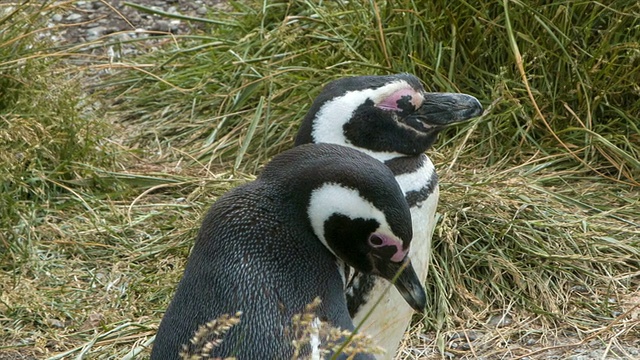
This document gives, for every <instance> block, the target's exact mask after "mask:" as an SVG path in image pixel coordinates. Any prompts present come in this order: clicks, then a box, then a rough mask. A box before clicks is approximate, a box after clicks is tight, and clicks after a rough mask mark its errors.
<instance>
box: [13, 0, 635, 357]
mask: <svg viewBox="0 0 640 360" xmlns="http://www.w3.org/2000/svg"><path fill="white" fill-rule="evenodd" d="M539 3H540V4H538V3H536V4H525V3H523V2H519V1H512V2H507V1H505V2H504V3H503V2H494V1H482V2H480V4H477V5H472V4H471V3H468V2H464V1H453V2H448V1H415V0H414V1H411V0H397V1H388V2H385V1H377V2H373V1H353V2H350V3H343V2H337V1H336V2H334V1H324V2H320V1H295V0H292V1H288V2H282V1H279V2H271V1H269V2H266V1H265V2H258V1H229V2H228V5H227V8H226V9H224V10H222V11H219V12H212V13H210V14H209V15H208V16H207V18H208V19H212V20H215V21H214V22H204V21H199V20H197V19H192V23H193V24H194V25H198V28H199V30H196V29H195V28H194V31H193V33H192V34H191V35H180V36H164V37H158V38H155V40H153V42H154V46H156V47H159V48H160V49H161V51H151V50H150V46H149V45H148V43H147V42H144V41H141V40H136V41H130V42H126V43H120V42H118V40H117V39H118V38H117V37H115V36H114V37H112V38H107V39H105V40H104V42H103V43H95V44H91V45H95V47H102V46H104V47H108V46H113V47H114V48H115V49H116V52H117V49H119V48H123V47H137V48H139V49H142V50H145V51H143V52H144V53H145V54H144V55H141V56H138V57H127V56H125V55H120V57H119V58H116V59H115V62H114V60H113V59H111V60H110V59H107V58H106V56H105V57H104V58H96V57H91V58H89V56H88V55H83V53H82V52H81V51H80V50H78V48H77V47H76V48H67V49H64V48H60V47H54V44H49V43H47V42H46V41H44V40H43V39H46V36H45V37H42V34H45V32H46V31H48V30H47V29H45V28H44V26H45V21H44V19H46V16H47V15H46V14H50V13H51V12H61V11H64V8H62V7H60V6H68V4H66V5H65V4H61V5H53V2H43V3H41V2H37V4H36V2H27V3H26V5H23V6H16V7H14V8H13V9H9V7H8V6H6V5H0V183H1V186H2V192H1V193H0V228H1V231H0V268H1V269H2V271H1V272H0V279H1V281H0V313H1V314H2V316H0V323H1V324H2V328H3V329H6V330H3V333H2V337H0V354H2V352H3V351H4V352H7V353H8V354H13V353H20V354H32V355H33V356H35V357H37V358H42V357H46V356H52V355H55V354H73V355H72V356H74V357H76V356H78V355H79V354H84V356H86V357H90V358H107V357H110V356H114V354H115V355H116V356H117V357H122V356H125V355H127V356H130V357H132V356H134V355H135V354H138V353H140V352H142V353H145V351H146V350H144V345H145V344H148V343H149V339H150V336H151V335H153V334H154V332H155V329H156V326H157V324H158V321H159V320H160V317H161V314H162V312H163V311H164V309H165V308H166V306H167V304H168V302H169V300H170V298H171V295H172V293H173V289H174V285H175V284H176V283H177V281H178V279H179V278H180V276H181V273H182V270H183V268H184V262H185V260H186V256H187V254H188V251H189V248H190V245H191V241H192V239H193V238H194V234H195V231H196V229H197V227H198V224H199V221H200V217H201V214H202V213H203V212H204V211H205V210H206V208H207V206H208V204H210V203H211V202H212V201H213V200H214V199H215V198H216V197H217V196H219V195H220V194H222V193H224V192H225V191H226V190H228V189H229V188H230V187H233V186H235V185H237V184H239V183H242V182H244V181H247V180H250V179H251V178H252V177H253V175H254V174H255V173H256V172H257V171H258V169H259V167H260V166H261V165H262V164H264V163H265V162H266V161H267V160H268V159H269V158H270V157H271V156H273V155H274V154H277V153H278V152H280V151H282V150H284V149H287V148H289V147H290V146H291V145H292V139H293V136H294V135H295V132H296V130H297V127H298V124H299V122H300V120H301V118H302V117H303V116H304V114H305V113H306V111H307V109H308V108H309V105H310V104H311V101H312V100H313V98H314V96H315V95H316V94H317V93H318V92H319V89H320V87H321V86H322V85H323V84H324V83H326V82H328V81H329V80H331V79H335V78H338V77H342V76H349V75H357V74H385V73H394V72H410V73H414V74H416V75H417V76H419V77H420V78H421V79H423V81H424V83H425V86H426V87H427V88H428V89H429V90H432V91H451V92H464V93H469V94H472V95H474V96H476V97H477V98H478V99H480V101H481V102H482V103H483V104H484V105H485V108H486V109H487V111H486V113H485V115H483V116H482V117H481V118H479V119H475V120H472V121H470V122H468V123H467V124H464V125H462V126H459V127H456V128H453V129H450V130H448V131H447V132H445V133H444V134H443V136H442V137H441V141H440V143H439V144H438V147H437V148H436V149H434V150H433V151H432V152H431V153H430V155H431V156H432V158H433V159H434V161H435V162H436V165H437V167H438V169H439V173H440V175H441V178H442V188H441V194H442V195H441V205H440V208H439V212H440V214H441V219H440V227H439V228H438V229H437V230H436V236H435V240H434V246H435V249H434V259H433V260H434V261H433V267H432V269H431V271H430V281H429V283H428V293H429V296H430V302H429V308H428V310H427V316H426V317H425V318H424V319H421V321H420V322H418V321H417V322H416V329H423V328H426V329H437V330H440V331H446V330H450V329H455V328H473V327H483V326H485V325H484V324H485V323H486V321H487V318H488V317H489V315H491V314H497V313H502V312H509V314H510V315H511V316H512V317H513V318H514V319H515V320H516V321H515V325H514V326H513V327H511V328H510V332H509V335H508V337H507V340H505V338H504V337H503V338H500V339H492V340H491V341H495V343H497V342H498V341H509V339H515V340H513V341H517V340H518V339H520V338H521V337H523V336H525V334H526V335H527V336H529V335H531V334H532V333H533V334H534V335H535V336H537V337H538V338H545V337H546V336H547V335H546V331H547V330H548V329H550V328H551V327H556V326H560V327H568V328H571V329H572V330H573V331H574V332H576V333H577V334H578V336H580V335H584V334H591V336H593V334H596V335H595V336H596V337H597V338H598V339H600V340H602V341H605V342H606V341H609V340H610V339H611V338H612V337H616V338H617V339H619V340H620V341H623V340H624V337H625V336H627V335H629V334H632V335H633V332H634V331H635V334H636V335H637V326H638V321H639V320H638V317H637V310H634V308H632V307H629V306H628V303H629V302H630V301H631V300H630V299H632V298H633V296H634V294H635V296H636V300H635V301H637V296H638V291H639V288H640V282H639V281H638V268H640V220H639V219H640V210H639V209H640V191H639V189H640V187H639V185H640V129H639V126H640V125H639V124H640V122H639V118H640V45H639V44H638V40H637V39H638V38H639V35H640V5H639V4H638V2H637V1H616V2H615V3H614V4H612V5H606V6H605V5H603V4H601V3H598V2H578V1H564V2H552V3H549V2H539ZM143 10H144V9H143ZM147 11H150V10H148V9H147ZM42 12H45V15H42V14H41V13H42ZM54 30H55V29H54ZM54 30H52V31H54ZM72 50H73V51H72ZM146 50H149V51H146ZM123 54H124V53H123ZM71 59H76V60H77V59H85V60H87V61H85V64H86V65H82V66H78V65H76V64H75V63H72V62H70V61H69V60H71ZM89 60H90V61H89ZM105 68H111V69H112V75H110V76H108V77H107V76H104V75H102V76H98V75H97V74H96V72H97V71H98V70H99V69H105ZM87 79H90V81H91V82H92V89H91V90H96V91H95V92H93V93H92V94H91V95H89V94H88V91H86V90H87V89H86V88H83V87H82V85H83V84H86V83H87V81H86V80H87ZM85 93H86V95H81V94H85ZM633 311H636V312H635V313H634V314H636V317H635V318H632V317H630V316H628V315H629V314H630V312H633ZM416 320H418V319H416ZM518 324H519V325H520V326H521V327H518V326H517V325H518ZM634 326H635V330H634ZM417 331H418V330H415V331H414V332H417ZM585 336H586V335H585ZM486 341H487V342H489V340H486ZM540 341H541V342H544V340H540ZM416 343H419V342H418V340H416ZM437 344H438V346H439V348H440V349H443V348H444V346H445V343H444V340H443V337H440V338H439V341H438V342H437ZM493 351H496V349H493ZM504 351H505V353H506V352H507V351H509V350H508V349H506V348H505V350H504ZM514 356H515V355H514V354H511V356H507V357H514ZM57 358H62V356H59V357H57Z"/></svg>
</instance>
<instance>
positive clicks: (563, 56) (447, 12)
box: [119, 1, 640, 185]
mask: <svg viewBox="0 0 640 360" xmlns="http://www.w3.org/2000/svg"><path fill="white" fill-rule="evenodd" d="M230 6H232V7H233V11H224V12H223V11H221V12H219V13H213V14H211V16H210V17H212V18H215V19H217V20H220V21H222V22H224V24H225V25H216V26H212V27H211V29H210V33H209V34H207V35H206V36H198V37H191V38H185V39H180V40H181V41H178V42H176V43H175V46H171V47H169V48H168V49H167V51H166V52H163V53H162V54H152V58H151V59H150V60H151V63H152V64H157V65H156V66H155V67H153V66H152V67H150V68H145V70H146V71H149V72H151V73H152V74H154V75H155V76H149V75H146V76H145V74H140V73H138V74H135V73H130V74H131V75H130V77H128V78H125V79H121V80H120V83H119V86H127V91H126V92H125V93H124V94H123V95H122V96H124V97H126V99H127V100H128V101H127V103H128V104H129V106H128V107H127V108H128V109H129V111H130V117H131V121H132V122H135V123H143V124H148V123H149V122H152V123H154V124H156V126H154V127H153V128H151V129H150V128H148V127H146V129H144V130H142V131H141V134H140V135H141V138H142V139H144V138H146V139H154V138H155V137H156V136H161V137H163V138H167V139H170V140H171V141H172V142H173V143H176V141H177V143H180V144H183V143H184V144H189V143H192V141H193V140H194V139H204V140H205V143H204V144H205V145H204V148H202V149H198V151H197V154H198V155H200V156H204V157H207V156H210V155H209V154H214V156H222V157H223V158H230V157H234V156H235V154H236V150H237V148H238V147H239V146H240V142H241V141H244V140H245V139H246V140H247V141H251V142H252V144H251V145H252V146H251V150H252V151H255V152H256V153H257V154H256V155H258V156H256V157H254V160H255V161H263V160H264V159H265V157H267V156H268V155H272V152H269V151H268V149H272V148H274V147H275V150H276V151H279V150H281V147H278V146H275V145H276V144H281V143H282V142H283V141H285V142H286V141H289V140H290V139H291V137H292V135H293V133H294V132H295V129H296V125H297V122H298V121H299V119H300V117H301V116H302V115H303V114H304V113H305V111H306V110H307V108H308V104H309V103H310V102H311V100H312V99H313V96H314V94H317V92H318V88H319V87H320V86H322V84H324V83H326V82H328V81H329V80H331V79H334V78H337V77H341V76H349V75H357V74H372V73H373V74H381V73H390V72H402V71H406V72H411V73H414V74H416V75H418V76H419V77H420V78H422V79H423V80H424V82H425V85H426V86H427V88H428V89H430V90H433V91H461V92H466V93H470V94H472V95H475V96H477V97H478V98H479V99H480V100H481V101H482V102H483V103H485V105H489V104H491V103H495V106H494V107H493V111H492V112H491V113H490V114H489V115H488V116H486V117H484V118H483V119H482V122H481V123H480V124H478V123H475V124H474V129H475V131H474V133H473V134H472V139H473V144H475V145H476V146H475V147H474V151H473V156H477V155H480V156H483V157H486V158H487V161H488V162H489V163H490V164H495V163H497V162H498V161H499V160H500V159H503V158H504V157H505V156H508V157H509V158H510V159H512V162H513V163H518V162H521V161H524V160H526V159H527V158H528V157H529V156H532V155H533V154H535V153H537V152H539V153H540V154H541V155H546V156H551V155H554V156H555V155H558V157H557V158H556V161H557V162H559V163H562V167H573V168H576V169H581V170H584V171H586V172H587V173H591V174H595V175H601V176H606V177H610V178H616V179H619V180H620V181H623V182H626V183H630V184H636V185H637V182H638V175H639V171H640V163H639V162H638V160H637V159H638V157H639V155H640V153H639V147H638V143H639V142H638V141H637V140H638V133H639V129H638V125H637V118H638V114H640V93H639V91H640V90H639V89H638V79H640V53H639V51H640V49H639V48H638V44H637V40H636V35H638V33H639V31H640V30H639V26H640V23H639V20H638V4H637V2H634V1H619V2H616V3H615V4H614V5H611V6H605V5H602V4H598V3H595V2H578V1H566V2H556V3H551V4H548V3H546V2H542V3H531V4H525V3H521V2H505V3H502V2H490V1H482V2H478V4H474V5H472V4H470V3H467V2H464V1H459V2H458V1H457V2H453V3H446V4H445V3H442V2H437V1H436V2H428V1H425V2H418V1H388V2H362V1H355V2H350V3H345V2H322V3H321V4H320V3H316V2H310V1H289V2H230ZM158 56H160V58H158ZM518 60H521V62H522V68H523V70H524V73H523V74H524V76H525V77H526V79H527V82H526V83H524V82H523V80H522V75H523V74H522V73H521V72H520V69H519V66H518ZM139 61H140V62H141V63H144V62H145V60H139ZM529 93H531V96H530V95H529ZM261 98H264V101H263V102H262V103H260V99H261ZM258 105H261V106H260V109H257V108H258ZM141 109H144V110H141ZM154 109H155V110H154ZM538 110H539V111H538ZM256 111H262V114H263V116H262V119H257V120H255V119H254V117H253V115H254V114H255V113H256ZM142 112H143V113H142ZM195 115H201V117H200V118H198V119H195V118H194V116H195ZM202 115H204V116H202ZM251 121H261V123H260V124H258V127H257V131H256V132H254V133H252V134H251V135H252V137H251V138H247V135H248V134H249V132H248V130H247V129H248V126H246V125H247V123H251ZM452 133H453V132H450V133H449V134H452ZM225 139H232V140H233V141H224V140H225ZM241 139H242V140H241ZM223 143H224V145H221V144H223ZM218 146H222V147H221V148H218ZM213 150H221V151H213ZM514 152H515V153H514ZM265 153H266V154H265Z"/></svg>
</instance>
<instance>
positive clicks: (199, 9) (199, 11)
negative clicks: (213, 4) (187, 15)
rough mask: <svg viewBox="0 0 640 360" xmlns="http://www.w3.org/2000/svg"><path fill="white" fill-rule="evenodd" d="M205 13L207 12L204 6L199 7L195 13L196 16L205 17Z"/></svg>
mask: <svg viewBox="0 0 640 360" xmlns="http://www.w3.org/2000/svg"><path fill="white" fill-rule="evenodd" d="M207 11H208V10H207V8H206V7H205V6H201V7H199V8H198V10H196V13H198V15H207Z"/></svg>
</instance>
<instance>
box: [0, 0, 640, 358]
mask: <svg viewBox="0 0 640 360" xmlns="http://www.w3.org/2000/svg"><path fill="white" fill-rule="evenodd" d="M129 1H130V2H132V3H136V4H139V5H142V6H145V7H148V8H151V9H154V10H160V11H162V12H166V13H172V14H181V15H186V16H190V17H206V16H207V12H208V10H209V9H211V8H214V7H221V6H224V1H223V0H196V1H189V0H129ZM10 2H11V1H6V0H2V1H0V3H5V4H6V3H10ZM48 23H49V26H50V27H52V28H54V27H57V28H59V30H57V31H55V32H52V33H51V34H48V36H51V39H53V41H55V42H59V43H61V44H82V43H85V42H88V41H94V40H97V39H99V38H100V37H102V36H105V35H109V34H112V33H119V35H118V36H121V37H122V38H123V39H126V38H127V37H138V36H152V35H150V34H152V33H153V32H160V33H168V32H169V33H173V34H186V33H189V32H190V31H192V30H193V28H192V26H193V25H191V24H189V23H188V22H187V21H185V20H178V19H169V18H164V17H160V16H157V15H150V14H147V13H144V12H142V11H139V10H136V9H134V8H131V7H128V6H125V5H124V1H116V0H103V1H75V2H74V3H73V4H72V5H69V7H68V11H66V12H64V13H56V14H54V15H52V16H50V17H49V19H48ZM73 24H77V25H73ZM60 25H68V26H62V27H60ZM131 51H134V50H133V49H132V50H131ZM627 300H628V301H627V303H626V304H621V306H622V308H623V310H624V311H627V313H621V314H620V316H619V321H617V323H616V322H613V323H610V324H609V325H607V326H604V327H602V328H599V329H598V328H594V329H590V330H587V331H585V330H584V329H582V331H580V332H578V331H576V329H571V328H557V329H554V330H553V331H549V330H548V329H546V330H542V327H541V326H539V325H538V324H537V323H536V321H535V320H531V321H530V320H529V319H519V318H517V317H514V318H510V317H507V318H504V319H502V320H499V321H495V319H494V318H492V317H490V316H487V317H486V319H484V320H481V321H478V322H477V323H475V324H473V325H472V326H471V327H470V328H469V329H457V330H455V331H450V332H447V333H445V334H444V336H441V337H438V336H437V334H436V333H434V332H424V331H423V329H422V327H421V326H420V325H417V326H415V327H414V328H413V329H412V330H411V331H410V332H408V333H407V337H406V339H405V342H404V346H403V347H402V349H401V351H400V353H399V354H398V356H397V357H396V358H397V359H441V358H449V359H572V360H588V359H640V329H637V328H636V329H634V330H633V331H631V332H629V331H628V330H629V329H628V328H627V329H626V330H625V334H627V335H626V336H622V337H618V336H616V329H619V331H620V332H621V331H623V330H622V329H623V326H624V325H625V322H627V321H628V320H629V319H631V320H634V319H635V321H636V322H635V324H636V325H632V326H638V322H637V319H638V317H640V309H639V308H638V304H640V294H638V296H636V297H632V298H630V299H627ZM505 319H506V320H505ZM628 334H635V336H634V335H632V336H628ZM438 338H440V339H443V338H444V339H445V340H446V341H445V342H444V343H442V341H438V340H437V339H438ZM27 358H32V357H30V356H27V357H22V356H21V355H20V354H19V353H11V354H9V353H3V351H2V350H1V349H0V359H27Z"/></svg>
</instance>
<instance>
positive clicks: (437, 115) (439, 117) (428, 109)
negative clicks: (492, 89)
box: [417, 93, 482, 126]
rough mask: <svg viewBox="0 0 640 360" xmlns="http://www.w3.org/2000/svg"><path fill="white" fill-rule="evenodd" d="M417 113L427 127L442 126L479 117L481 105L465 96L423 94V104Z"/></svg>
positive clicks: (469, 96)
mask: <svg viewBox="0 0 640 360" xmlns="http://www.w3.org/2000/svg"><path fill="white" fill-rule="evenodd" d="M417 113H418V114H419V117H420V120H422V121H423V122H425V123H427V124H429V125H439V126H444V125H449V124H453V123H457V122H460V121H465V120H468V119H471V118H473V117H476V116H479V115H480V114H482V105H481V104H480V102H479V101H478V99H476V98H474V97H473V96H471V95H467V94H456V93H424V102H423V103H422V106H420V108H418V110H417Z"/></svg>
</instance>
